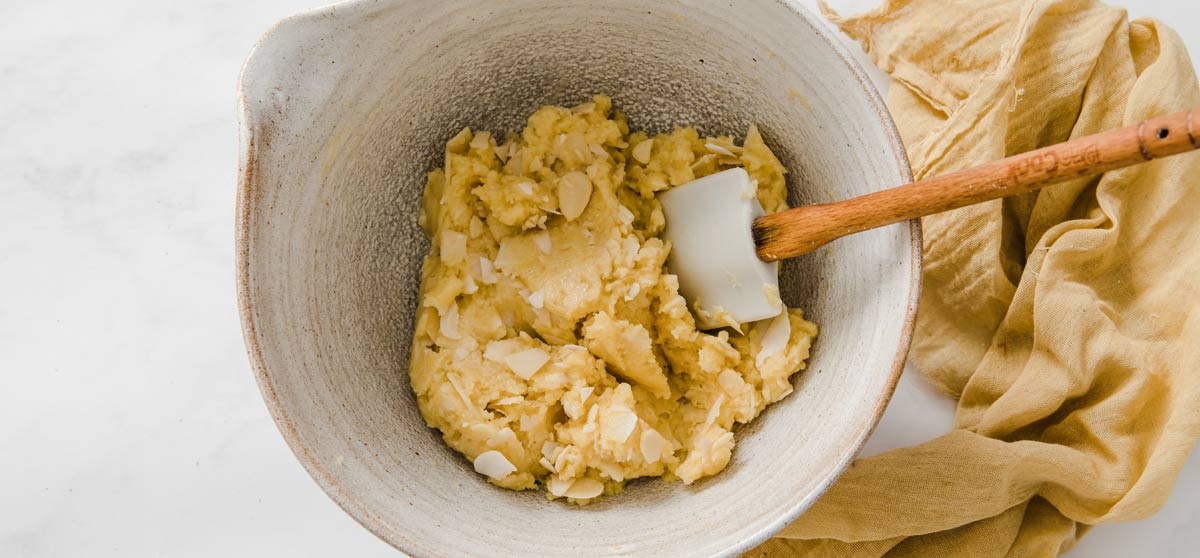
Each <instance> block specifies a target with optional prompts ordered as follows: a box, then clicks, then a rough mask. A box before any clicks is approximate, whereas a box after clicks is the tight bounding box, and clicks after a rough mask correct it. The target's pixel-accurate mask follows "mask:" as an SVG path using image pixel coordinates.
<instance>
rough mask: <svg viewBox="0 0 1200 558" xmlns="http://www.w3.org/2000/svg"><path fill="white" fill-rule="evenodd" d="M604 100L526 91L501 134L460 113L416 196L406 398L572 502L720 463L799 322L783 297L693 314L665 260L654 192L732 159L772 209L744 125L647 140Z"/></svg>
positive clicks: (486, 469)
mask: <svg viewBox="0 0 1200 558" xmlns="http://www.w3.org/2000/svg"><path fill="white" fill-rule="evenodd" d="M611 109H612V103H611V101H610V100H609V99H608V98H607V97H604V96H597V97H595V98H594V99H593V100H592V102H588V103H584V104H582V105H579V106H576V107H574V108H570V109H568V108H564V107H544V108H542V109H539V110H538V111H537V112H535V113H534V114H533V115H532V116H530V117H529V121H528V124H527V126H526V127H525V129H524V130H523V131H522V132H521V134H520V135H519V136H510V137H508V138H507V139H504V140H498V139H497V138H495V137H493V136H492V135H490V134H489V133H487V132H478V133H472V132H471V130H470V129H465V130H463V131H462V132H460V133H459V134H458V135H457V136H455V137H454V138H453V139H451V140H450V141H449V143H447V145H446V159H445V166H444V168H442V169H437V170H434V171H433V172H431V173H430V174H429V181H428V184H427V185H426V187H425V198H424V208H423V211H422V214H421V226H422V228H424V230H425V232H426V233H427V234H428V235H429V237H430V239H431V240H432V246H433V248H432V250H431V252H430V254H429V255H428V256H427V257H426V258H425V263H424V268H423V270H422V275H421V302H420V305H421V308H420V311H419V314H418V317H417V325H416V331H415V333H414V336H413V353H412V366H411V367H410V375H411V378H412V387H413V389H414V390H415V392H416V394H417V401H418V403H419V405H420V409H421V413H422V415H423V416H424V417H425V420H426V422H427V423H428V424H429V425H430V426H431V427H434V428H437V429H438V430H440V431H441V432H442V434H443V437H444V439H445V441H446V443H447V444H449V445H450V447H452V448H454V449H455V450H456V451H458V452H460V453H462V454H463V455H464V456H466V457H467V459H469V460H471V461H472V462H473V463H474V465H475V470H476V471H478V472H480V473H481V474H484V475H486V476H487V477H488V478H489V479H490V481H491V482H492V483H494V484H496V485H498V486H502V487H504V488H510V489H514V490H524V489H531V488H536V487H538V486H541V487H544V488H545V489H546V491H547V493H548V494H549V495H550V497H551V498H566V499H568V500H570V501H571V502H574V503H586V502H588V501H590V500H591V499H593V498H596V497H598V496H600V495H602V494H613V493H616V492H620V491H621V489H622V486H623V484H624V481H626V480H629V479H633V478H637V477H647V476H652V477H653V476H661V477H664V478H665V479H667V480H674V479H679V480H682V481H683V482H684V483H692V482H694V481H695V480H697V479H699V478H701V477H705V476H708V475H713V474H716V473H718V472H720V471H721V470H722V469H723V468H725V465H726V464H727V463H728V462H729V458H730V454H731V452H732V451H733V446H734V437H733V433H732V432H731V430H732V428H733V426H734V424H736V423H745V422H749V421H750V420H753V419H754V418H755V417H756V416H758V414H759V413H760V412H762V410H763V409H764V408H765V407H766V406H767V405H768V404H770V403H773V402H775V401H778V400H779V399H781V398H783V397H784V396H786V395H788V394H789V393H791V391H792V386H791V382H790V376H791V375H792V374H794V373H795V372H797V371H799V370H801V369H803V368H804V366H805V360H806V359H807V358H808V350H809V345H810V343H811V342H812V339H813V337H815V336H816V335H817V326H816V324H813V323H812V322H809V321H806V320H805V319H804V317H803V315H802V314H801V312H800V310H798V309H790V310H787V311H786V312H784V313H783V314H781V315H780V317H778V318H774V319H771V320H764V321H762V322H756V323H749V324H740V327H738V328H732V327H731V328H726V329H722V330H719V331H716V332H710V333H705V332H701V331H698V330H697V329H696V323H695V319H694V318H693V315H692V313H691V312H690V311H689V309H688V307H687V303H686V302H685V301H684V299H683V298H682V297H681V296H680V295H679V292H678V281H677V279H676V277H675V276H674V275H671V274H669V273H668V272H667V269H666V266H665V262H666V259H667V254H668V252H669V250H670V246H668V245H666V244H665V243H664V242H663V241H662V240H661V239H660V238H659V236H660V235H661V233H662V231H663V227H664V220H663V212H662V208H661V207H660V206H659V203H658V201H657V200H656V199H655V197H654V195H655V193H656V192H659V191H662V190H666V189H668V188H672V187H674V186H679V185H681V184H683V183H685V182H688V181H691V180H694V179H696V178H699V177H701V176H705V175H708V174H712V173H715V172H718V171H721V170H724V169H727V168H732V167H735V166H741V167H744V168H745V169H746V170H747V172H748V173H749V174H750V177H751V179H752V180H753V181H755V182H756V183H757V196H758V199H759V201H760V202H761V203H762V206H763V208H764V209H766V210H767V211H768V212H774V211H779V210H781V209H784V208H786V201H785V194H786V186H785V183H784V176H783V175H784V169H783V166H782V165H780V163H779V161H778V159H776V158H775V156H774V154H772V153H771V151H770V150H769V149H768V148H767V146H766V145H765V144H764V143H763V141H762V137H761V136H760V135H759V134H758V131H757V130H756V129H755V128H754V127H751V128H750V130H749V132H748V133H747V135H746V139H745V142H744V144H743V145H742V146H740V147H739V146H737V145H736V144H735V143H734V142H733V139H732V138H731V137H728V136H721V137H715V138H701V137H700V136H699V135H698V134H697V133H696V131H695V130H694V129H692V128H681V129H676V130H675V131H673V132H671V133H669V134H659V135H657V136H654V137H652V138H651V137H648V136H647V135H645V134H642V133H632V134H631V133H630V132H629V127H628V124H627V123H626V121H625V117H624V115H622V114H621V113H619V112H618V113H616V114H613V115H611V116H610V112H611ZM738 330H740V332H739V331H738Z"/></svg>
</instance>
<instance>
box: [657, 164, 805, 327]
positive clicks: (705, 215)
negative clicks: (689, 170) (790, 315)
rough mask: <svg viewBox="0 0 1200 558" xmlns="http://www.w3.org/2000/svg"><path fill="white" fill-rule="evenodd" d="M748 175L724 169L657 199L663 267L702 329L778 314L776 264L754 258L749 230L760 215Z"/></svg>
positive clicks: (777, 275) (672, 190)
mask: <svg viewBox="0 0 1200 558" xmlns="http://www.w3.org/2000/svg"><path fill="white" fill-rule="evenodd" d="M754 194H755V192H754V190H753V188H751V185H750V176H749V175H747V174H746V171H745V170H743V169H740V168H739V169H729V170H727V171H722V172H719V173H716V174H712V175H709V176H706V177H704V178H701V179H699V180H694V181H692V182H688V183H687V184H684V185H682V186H679V187H677V188H673V189H671V190H667V191H666V192H663V193H661V194H659V195H658V199H659V201H660V202H662V206H663V213H664V214H665V215H666V218H667V228H666V232H665V237H666V239H667V240H668V241H670V242H671V246H672V248H671V256H670V259H669V260H668V261H667V269H668V270H670V272H671V273H673V274H675V275H676V276H677V277H679V291H680V294H682V295H683V297H684V298H685V299H687V301H688V302H689V303H691V305H692V307H693V308H695V309H696V310H697V311H696V317H697V320H698V322H699V324H698V325H699V326H700V328H701V329H713V328H717V327H724V326H730V325H736V324H738V323H746V322H753V321H757V320H762V319H766V318H770V317H773V316H777V315H778V314H779V312H780V311H781V310H782V309H783V306H782V304H781V303H780V301H779V263H778V262H771V263H767V262H764V261H762V260H760V259H759V258H758V256H757V255H756V253H755V248H754V238H753V236H752V234H751V232H750V228H751V227H750V226H751V224H752V223H753V222H754V220H755V219H756V218H758V217H760V216H762V214H763V209H762V206H761V205H759V203H758V199H757V198H756V197H755V195H754Z"/></svg>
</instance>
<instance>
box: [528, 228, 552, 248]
mask: <svg viewBox="0 0 1200 558" xmlns="http://www.w3.org/2000/svg"><path fill="white" fill-rule="evenodd" d="M533 243H534V245H536V246H537V247H538V250H541V252H542V253H543V254H549V253H550V250H551V249H553V248H554V246H553V245H551V244H550V231H547V230H540V231H538V232H536V233H533Z"/></svg>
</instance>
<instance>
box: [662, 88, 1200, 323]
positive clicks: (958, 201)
mask: <svg viewBox="0 0 1200 558" xmlns="http://www.w3.org/2000/svg"><path fill="white" fill-rule="evenodd" d="M1198 148H1200V108H1196V109H1193V110H1190V111H1185V112H1180V113H1176V114H1172V115H1169V116H1162V117H1158V118H1154V119H1151V120H1147V121H1144V122H1142V123H1140V124H1135V125H1133V126H1129V127H1126V128H1121V129H1118V130H1110V131H1108V132H1103V133H1099V134H1094V135H1090V136H1084V137H1081V138H1076V139H1073V140H1070V141H1067V142H1064V143H1059V144H1056V145H1051V146H1049V147H1044V148H1042V149H1038V150H1036V151H1030V152H1028V153H1023V154H1020V155H1014V156H1012V157H1008V158H1006V159H1001V160H999V161H995V162H992V163H987V164H985V165H980V166H978V167H974V168H970V169H965V170H960V171H956V172H952V173H949V174H945V175H942V176H938V177H936V178H929V179H925V180H919V181H916V182H913V183H910V184H906V185H904V186H898V187H895V188H890V189H887V190H881V191H879V192H875V193H871V194H867V195H865V196H859V197H857V198H852V199H848V200H845V201H840V202H834V203H824V204H815V205H809V206H804V207H796V208H793V209H788V210H786V211H780V212H778V213H774V214H771V215H763V210H762V207H761V206H760V205H759V203H758V201H757V200H756V199H755V197H754V192H753V189H752V188H751V185H750V178H749V176H748V175H747V174H746V171H744V170H742V169H740V168H737V169H730V170H726V171H722V172H719V173H716V174H713V175H709V176H706V177H704V178H701V179H698V180H694V181H692V182H689V183H687V184H684V185H682V186H679V187H677V188H674V189H671V190H668V191H666V192H663V193H662V194H659V196H658V197H659V200H660V201H661V202H662V205H663V211H664V213H665V214H666V218H667V228H666V232H665V236H666V238H667V239H668V240H670V241H671V243H672V245H673V248H672V251H671V256H670V260H669V261H668V263H667V267H668V269H670V271H671V272H672V273H674V274H675V275H677V276H678V277H679V284H680V292H681V294H683V296H684V298H686V299H687V300H688V302H689V303H691V304H692V305H693V307H696V308H698V310H699V311H698V312H697V317H698V319H699V325H700V327H701V328H704V329H712V328H716V327H722V326H725V325H732V323H735V322H736V323H745V322H752V321H756V320H762V319H766V318H770V317H772V316H776V315H778V314H779V312H780V310H781V304H780V302H779V287H778V284H777V277H778V264H777V263H776V262H778V260H782V259H786V258H792V257H795V256H799V255H801V254H806V253H808V252H811V251H813V250H816V249H817V248H819V247H821V246H822V245H824V244H826V243H828V242H830V241H832V240H835V239H838V238H841V237H843V236H846V235H849V234H854V233H857V232H862V231H866V230H870V229H874V228H877V227H882V226H885V225H890V224H893V223H899V222H901V221H907V220H910V219H916V218H918V217H923V216H926V215H933V214H935V213H941V212H943V211H949V210H951V209H957V208H960V207H964V206H968V205H973V204H977V203H981V202H985V201H988V200H994V199H997V198H1003V197H1008V196H1015V195H1017V194H1023V193H1026V192H1030V191H1033V190H1037V189H1039V188H1042V187H1044V186H1048V185H1050V184H1054V183H1056V182H1063V181H1066V180H1070V179H1072V178H1080V177H1084V176H1089V175H1095V174H1099V173H1102V172H1106V171H1110V170H1114V169H1119V168H1122V167H1127V166H1131V165H1136V164H1139V163H1144V162H1146V161H1150V160H1153V159H1155V158H1159V157H1166V156H1169V155H1175V154H1178V153H1183V152H1186V151H1191V150H1193V149H1198ZM1197 179H1200V177H1197ZM1198 218H1200V217H1198Z"/></svg>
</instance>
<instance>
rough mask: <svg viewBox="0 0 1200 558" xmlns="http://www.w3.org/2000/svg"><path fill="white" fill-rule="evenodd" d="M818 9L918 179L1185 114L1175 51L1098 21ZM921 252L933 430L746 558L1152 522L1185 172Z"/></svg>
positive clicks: (1188, 292) (1177, 337)
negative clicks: (936, 421)
mask: <svg viewBox="0 0 1200 558" xmlns="http://www.w3.org/2000/svg"><path fill="white" fill-rule="evenodd" d="M824 11H825V13H826V16H827V17H829V18H830V19H831V20H833V21H834V22H835V23H836V24H837V25H839V26H840V27H841V28H842V29H843V30H844V31H845V32H846V33H847V34H849V35H850V36H851V37H853V38H854V39H856V40H858V41H859V42H860V43H861V44H862V45H863V46H864V47H865V49H866V51H867V52H868V54H869V55H870V56H871V58H872V60H873V61H874V62H875V63H876V64H877V65H878V66H879V67H880V68H882V69H883V70H885V71H887V72H888V73H889V74H890V75H891V76H892V78H893V80H894V84H893V86H892V88H891V90H890V92H889V95H888V105H889V107H890V108H891V111H892V114H893V116H894V118H895V120H896V122H897V124H898V125H899V128H900V131H901V134H902V135H903V137H904V141H905V144H906V146H907V148H908V152H909V158H910V159H911V161H912V167H913V172H914V174H915V176H916V178H918V179H919V178H922V177H927V176H936V175H938V174H942V173H946V172H950V171H953V170H956V169H961V168H965V167H970V166H974V165H978V164H981V163H984V162H988V161H993V160H996V159H1000V158H1003V157H1005V156H1008V155H1013V154H1016V153H1021V152H1024V151H1029V150H1031V149H1035V148H1038V147H1041V146H1045V145H1049V144H1052V143H1057V142H1062V141H1066V140H1068V139H1071V138H1074V137H1078V136H1082V135H1086V134H1093V133H1097V132H1102V131H1105V130H1109V129H1113V128H1118V127H1122V126H1126V125H1130V124H1134V123H1137V122H1139V121H1141V120H1144V119H1147V118H1150V117H1154V116H1158V115H1163V114H1168V113H1172V112H1177V111H1181V110H1185V109H1190V108H1193V107H1196V106H1200V86H1198V84H1197V80H1196V75H1195V73H1194V71H1193V67H1192V63H1191V61H1190V60H1189V59H1188V56H1187V53H1186V51H1185V49H1184V47H1183V43H1182V41H1181V40H1180V38H1179V37H1178V36H1177V35H1176V34H1175V32H1174V31H1172V30H1171V29H1169V28H1168V27H1166V26H1164V25H1161V24H1159V23H1157V22H1155V21H1153V20H1137V21H1133V22H1130V21H1128V19H1127V17H1126V14H1125V11H1124V10H1122V9H1118V8H1114V7H1111V6H1106V5H1104V4H1101V3H1099V2H1093V1H1087V0H969V1H968V0H949V1H948V0H891V1H888V2H887V3H886V4H885V5H883V6H882V7H880V8H879V9H877V10H875V11H873V12H870V13H867V14H864V15H860V16H857V17H851V18H842V17H839V16H837V15H836V14H833V13H832V12H830V11H829V10H828V9H827V8H826V9H824ZM1198 125H1200V123H1198ZM924 231H925V273H924V292H923V294H922V297H921V306H920V311H919V317H918V323H917V334H916V336H915V340H914V342H913V347H912V357H913V359H914V362H915V364H916V366H917V368H918V369H919V370H920V371H921V372H922V373H923V374H925V375H926V376H927V378H928V379H929V380H930V381H932V382H933V383H934V384H935V385H937V386H939V387H940V388H942V389H943V390H944V391H946V392H947V393H948V394H950V395H952V396H954V397H957V398H958V400H959V403H958V412H957V416H956V419H955V425H954V430H953V431H951V432H949V433H948V434H946V435H944V436H942V437H940V438H937V439H935V440H932V441H930V442H927V443H925V444H921V445H919V446H916V447H911V448H904V449H899V450H894V451H891V452H887V453H884V454H881V455H877V456H874V457H869V458H865V459H860V460H858V461H856V462H855V463H854V465H853V466H852V467H850V468H849V469H848V470H847V471H846V473H845V474H844V475H843V476H842V477H841V478H840V479H839V480H838V482H836V483H835V484H834V486H833V487H832V488H831V489H830V490H829V491H828V492H827V493H826V494H825V495H824V496H823V497H822V498H821V499H820V500H819V501H818V502H817V504H816V505H815V506H813V508H812V509H811V510H809V511H808V512H807V513H806V514H804V515H803V516H802V517H801V518H800V519H799V520H797V521H796V522H794V523H793V524H792V525H790V526H789V527H787V528H786V529H785V530H784V531H783V532H782V533H780V535H779V536H778V537H777V538H775V539H772V540H771V541H768V542H767V543H766V544H764V545H762V546H760V547H759V548H757V549H755V550H753V551H750V552H748V553H747V554H746V555H747V556H750V557H769V558H781V557H791V556H803V557H805V558H809V557H879V556H889V557H913V558H917V557H919V558H927V557H941V556H947V557H989V558H991V557H997V558H998V557H1002V556H1007V557H1013V558H1016V557H1020V558H1034V557H1041V556H1057V555H1059V554H1060V553H1062V552H1064V551H1066V550H1068V549H1070V548H1071V547H1072V546H1073V545H1074V544H1075V542H1076V541H1077V540H1078V538H1079V537H1080V536H1082V535H1083V534H1084V533H1085V532H1087V530H1088V529H1089V528H1090V526H1092V525H1095V524H1099V523H1105V522H1110V521H1130V520H1137V519H1141V518H1144V517H1147V516H1149V515H1150V514H1152V513H1154V512H1155V511H1156V510H1158V509H1159V508H1160V507H1161V506H1162V504H1163V503H1164V502H1165V501H1166V498H1167V496H1168V494H1169V492H1170V489H1171V486H1172V484H1173V483H1174V481H1175V477H1176V475H1177V474H1178V472H1179V470H1180V467H1181V466H1182V465H1183V462H1184V460H1185V459H1186V457H1187V455H1188V454H1189V452H1190V451H1191V449H1192V446H1193V445H1194V443H1195V441H1196V439H1197V436H1198V435H1200V153H1190V154H1185V155H1179V156H1176V157H1173V158H1169V159H1163V160H1158V161H1154V162H1151V163H1147V164H1143V165H1139V166H1136V167H1131V168H1127V169H1123V170H1119V171H1114V172H1109V173H1106V174H1104V175H1102V176H1095V177H1089V178H1083V179H1078V180H1074V181H1072V182H1068V183H1064V184H1060V185H1056V186H1052V187H1050V188H1047V189H1045V190H1043V191H1041V192H1036V193H1032V194H1028V195H1024V196H1019V197H1016V198H1010V199H1006V200H997V201H993V202H989V203H985V204H981V205H977V206H973V207H968V208H963V209H960V210H957V211H953V212H950V213H946V214H943V215H938V216H934V217H929V218H926V219H925V220H924Z"/></svg>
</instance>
